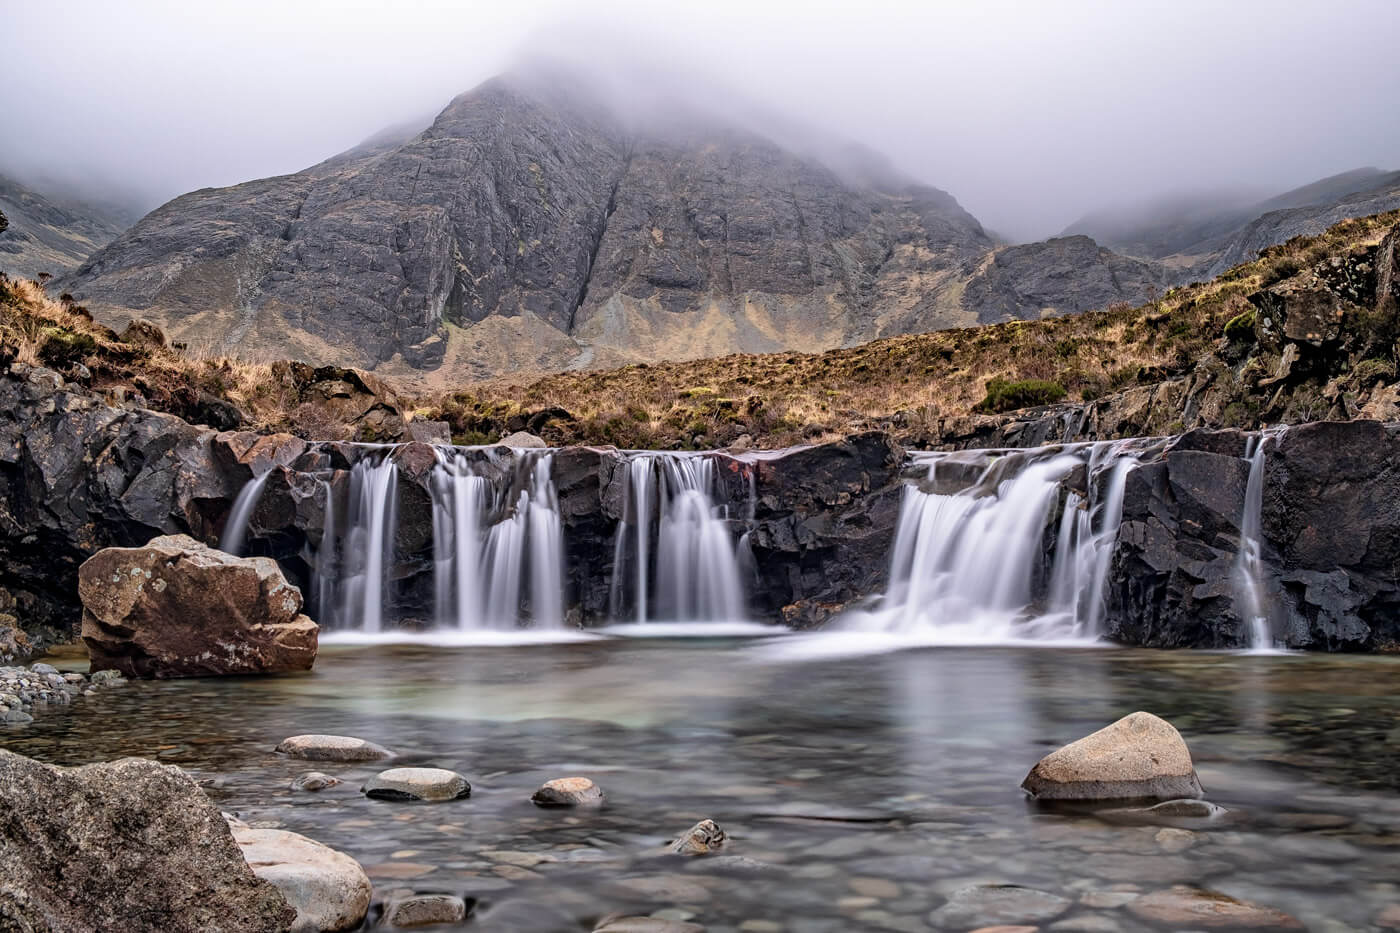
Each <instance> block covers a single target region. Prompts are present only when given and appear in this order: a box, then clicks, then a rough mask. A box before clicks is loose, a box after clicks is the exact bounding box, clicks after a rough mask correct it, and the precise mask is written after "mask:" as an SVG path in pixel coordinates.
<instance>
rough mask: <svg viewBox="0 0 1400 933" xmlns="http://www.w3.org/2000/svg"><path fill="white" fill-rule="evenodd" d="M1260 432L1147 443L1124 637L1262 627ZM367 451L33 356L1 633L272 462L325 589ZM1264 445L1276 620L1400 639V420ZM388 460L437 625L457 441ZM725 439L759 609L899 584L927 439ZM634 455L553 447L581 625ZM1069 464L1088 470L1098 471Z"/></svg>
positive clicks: (276, 511)
mask: <svg viewBox="0 0 1400 933" xmlns="http://www.w3.org/2000/svg"><path fill="white" fill-rule="evenodd" d="M1051 434H1052V432H1051V431H1050V430H1049V429H1048V428H1047V429H1046V430H1045V431H1040V430H1039V429H1037V430H1035V431H1029V430H1028V431H1023V432H1020V433H1019V434H1018V436H1017V437H1016V438H1015V439H1014V440H1016V441H1020V442H1024V443H1025V444H1028V445H1036V444H1040V443H1044V442H1045V441H1046V440H1047V436H1049V435H1051ZM1250 437H1251V435H1249V434H1246V433H1243V432H1240V431H1234V430H1224V431H1208V430H1197V431H1191V432H1187V433H1185V434H1182V435H1179V436H1176V437H1171V438H1162V439H1158V440H1156V441H1152V442H1144V443H1141V444H1139V445H1138V448H1139V449H1138V451H1137V458H1138V461H1139V463H1138V466H1137V467H1136V468H1135V469H1134V470H1133V471H1132V472H1131V473H1130V474H1129V478H1128V482H1127V486H1126V489H1125V492H1124V504H1123V523H1122V528H1121V531H1120V534H1119V537H1118V542H1117V546H1116V550H1115V553H1114V555H1113V560H1112V566H1111V569H1110V572H1109V574H1108V579H1107V584H1106V586H1107V600H1108V608H1109V613H1108V618H1109V627H1108V632H1107V634H1108V635H1109V636H1110V637H1111V638H1114V639H1115V640H1118V641H1121V642H1124V643H1128V644H1139V645H1152V646H1164V647H1177V646H1197V647H1233V646H1239V645H1243V644H1246V643H1247V640H1248V635H1247V632H1248V624H1247V620H1244V619H1242V618H1241V617H1240V615H1239V613H1238V612H1237V610H1236V608H1235V603H1236V602H1237V600H1236V599H1235V595H1236V594H1235V592H1234V588H1235V582H1234V580H1235V575H1234V566H1235V562H1236V560H1237V556H1238V553H1239V547H1240V539H1241V530H1240V523H1241V517H1242V515H1243V512H1244V500H1245V490H1246V483H1247V478H1248V472H1249V464H1248V462H1247V461H1246V460H1245V454H1246V449H1247V446H1248V444H1249V442H1250ZM367 451H368V448H365V447H363V446H357V445H355V444H351V443H346V442H326V443H308V442H307V441H304V440H302V439H299V438H296V437H293V436H290V435H258V434H253V433H249V432H227V431H226V432H219V431H215V430H212V429H209V428H200V427H196V426H192V425H190V424H188V423H186V422H184V421H182V420H180V419H178V418H175V417H173V416H169V415H162V414H158V413H154V412H149V411H144V410H128V409H120V408H112V407H110V406H108V405H106V404H105V403H103V402H102V401H99V400H98V399H96V398H94V397H92V396H91V395H90V394H88V393H84V392H83V391H81V390H79V389H77V388H74V387H72V386H67V385H65V384H63V383H62V380H61V379H59V384H58V385H57V386H55V385H54V384H53V380H51V379H36V378H34V377H33V373H31V374H30V375H29V376H26V377H25V378H23V379H21V378H16V377H14V376H0V565H3V567H4V571H3V575H0V623H4V624H5V625H7V626H9V630H10V632H11V636H12V637H11V638H10V639H9V640H8V642H4V641H0V650H5V651H8V653H9V655H10V656H13V655H16V654H21V653H32V652H35V651H37V650H40V649H42V647H43V646H44V645H45V644H46V643H48V642H50V641H52V640H55V639H62V638H71V637H72V635H73V634H74V630H75V628H76V622H77V619H78V617H79V614H80V603H79V598H78V595H79V594H78V587H77V580H78V576H79V574H78V567H79V565H80V564H82V563H83V562H84V561H86V560H87V559H88V558H90V557H91V556H92V555H93V554H94V553H96V552H97V551H99V550H101V549H102V548H104V547H125V548H131V547H143V546H145V545H146V544H147V542H148V541H149V540H150V539H151V538H152V537H154V536H159V535H172V534H185V535H189V536H191V537H193V538H194V539H196V540H197V541H200V542H214V541H217V540H218V539H219V537H220V536H221V535H222V534H223V532H224V530H225V527H226V525H227V522H228V519H229V516H230V512H231V510H232V506H233V503H234V500H235V498H236V497H237V495H238V493H239V491H240V490H241V489H243V488H244V486H245V485H246V484H247V483H248V482H249V481H250V480H252V479H253V478H254V476H265V477H266V479H265V482H264V484H263V487H262V490H261V495H260V497H259V499H258V501H257V504H256V507H255V508H254V509H253V510H252V513H251V518H250V523H249V541H250V548H251V549H252V550H253V552H254V553H256V554H259V555H264V556H267V557H271V558H273V559H274V560H275V561H276V564H277V567H278V568H279V569H280V571H281V574H282V575H283V576H285V579H286V581H287V583H289V584H291V586H293V587H296V588H297V589H298V590H299V591H300V592H301V593H306V594H308V596H310V595H311V594H312V590H311V589H310V588H309V586H310V583H311V581H312V571H313V555H314V554H315V553H316V549H317V547H318V546H319V545H320V544H321V543H322V540H323V538H324V536H325V535H326V534H327V519H328V514H327V503H328V501H329V497H331V496H342V495H343V494H344V491H345V488H346V485H347V484H348V482H349V478H350V470H351V467H352V466H353V464H354V463H355V462H356V460H357V459H359V458H361V457H363V456H365V455H366V454H367ZM1265 451H1266V462H1265V469H1264V474H1263V489H1262V501H1263V505H1262V516H1261V520H1262V529H1261V546H1262V547H1261V549H1262V557H1263V564H1264V568H1265V570H1264V572H1263V574H1262V580H1261V585H1262V586H1263V588H1264V589H1265V591H1266V592H1267V594H1268V595H1269V597H1270V598H1269V600H1268V602H1269V603H1270V605H1272V606H1273V607H1275V612H1276V614H1277V618H1275V619H1274V620H1272V627H1273V631H1274V632H1275V633H1276V634H1277V635H1279V636H1280V637H1281V639H1282V641H1283V642H1284V643H1285V644H1287V645H1289V646H1291V647H1301V648H1318V649H1328V650H1376V649H1387V648H1390V647H1393V646H1394V645H1396V644H1397V643H1400V621H1397V618H1400V616H1397V615H1396V614H1395V613H1394V612H1393V608H1394V607H1395V606H1396V605H1400V584H1397V582H1396V579H1395V576H1394V573H1393V568H1394V567H1395V566H1397V565H1400V506H1397V505H1396V503H1400V426H1397V425H1388V424H1382V423H1378V422H1367V421H1352V422H1339V423H1334V422H1315V423H1311V424H1306V425H1301V426H1298V427H1295V428H1292V429H1289V430H1288V431H1286V432H1284V433H1282V434H1279V435H1274V436H1270V437H1269V439H1268V440H1267V441H1266V442H1265ZM467 453H468V455H469V456H470V457H472V458H474V460H475V461H476V462H477V466H478V468H479V469H480V470H481V471H482V472H483V473H484V474H485V475H487V476H488V477H490V476H496V477H508V476H510V475H512V473H513V472H514V471H516V469H517V467H518V465H519V463H520V460H519V458H520V457H521V456H522V455H521V454H518V453H516V452H515V451H513V450H512V449H511V448H507V447H493V448H473V449H471V450H470V451H468V452H467ZM375 455H376V456H384V455H387V456H390V457H392V458H393V460H394V461H395V463H396V465H397V467H398V470H397V484H398V485H397V490H396V493H397V498H398V513H399V522H400V525H399V531H398V534H397V540H396V542H395V543H396V552H397V555H398V557H397V564H396V565H395V566H394V567H393V573H392V576H393V578H394V581H395V584H394V587H393V592H392V594H391V599H392V600H393V601H394V604H393V605H392V606H391V609H393V611H394V612H395V614H397V615H398V616H399V617H401V618H406V619H409V620H414V619H418V620H420V621H421V622H423V623H425V624H426V623H427V622H428V621H429V620H430V619H431V606H432V600H433V590H432V564H433V553H432V494H431V489H430V486H431V475H432V470H433V467H434V466H435V464H436V463H437V454H436V452H435V450H434V448H433V447H432V446H430V445H429V444H426V443H421V442H412V443H407V444H402V445H398V446H396V447H393V448H390V449H387V450H386V449H383V448H381V449H379V450H378V451H377V452H376V453H375ZM710 456H712V457H714V458H715V462H716V470H715V473H716V475H717V477H718V486H719V489H718V498H719V499H720V501H721V502H722V503H723V504H725V505H726V506H728V509H727V512H728V515H729V516H730V519H729V522H730V525H731V531H732V533H733V534H734V536H735V537H736V538H737V537H738V536H739V534H741V533H746V534H747V543H748V545H749V549H750V550H751V553H752V557H753V570H754V576H753V580H754V581H755V583H754V586H753V587H752V592H751V598H750V606H749V609H750V612H751V613H752V614H753V615H754V616H755V617H756V618H761V619H768V620H771V621H775V622H783V623H786V624H788V625H792V626H795V627H809V626H813V625H818V624H821V623H822V622H824V621H825V620H826V619H828V618H830V617H831V616H832V615H833V614H834V613H836V612H837V611H839V610H841V609H842V608H844V607H846V606H848V605H850V604H851V603H852V602H854V601H856V600H859V599H862V598H864V597H867V596H870V595H871V594H875V593H879V592H881V591H882V590H883V588H884V586H885V584H886V582H887V577H888V561H889V551H890V546H891V543H892V541H893V538H894V529H895V526H896V523H897V521H898V517H899V504H900V501H901V497H902V495H903V489H904V487H905V484H906V483H907V482H908V481H910V479H911V478H912V477H911V475H910V473H909V464H908V462H907V458H906V456H905V451H904V450H903V449H901V447H900V446H899V445H898V444H897V443H895V441H894V440H893V439H892V438H891V437H890V436H889V435H888V434H883V433H878V432H876V433H867V434H860V435H855V436H852V437H849V438H846V439H844V440H842V441H839V442H834V443H828V444H823V445H820V446H815V447H807V448H794V449H791V450H787V451H781V452H773V453H763V454H728V453H725V452H715V453H714V454H711V455H710ZM625 464H626V455H625V454H622V453H620V452H618V451H615V450H612V449H611V448H588V447H567V448H559V449H556V450H555V451H554V452H553V457H552V477H553V480H554V484H555V486H556V487H557V491H558V500H559V511H560V515H561V518H562V522H563V525H564V541H565V547H566V549H567V553H566V555H565V566H566V574H567V580H566V593H567V595H566V602H565V606H566V611H567V615H568V618H569V619H570V620H571V621H573V622H575V623H577V624H583V625H588V624H592V623H595V622H597V621H600V620H602V619H604V618H605V617H606V614H607V613H608V611H609V602H610V593H609V586H608V581H609V580H610V579H611V575H612V560H613V553H614V548H613V543H614V539H615V535H616V533H617V529H618V526H619V523H620V522H621V521H622V520H623V517H624V515H625V511H626V479H625V475H626V469H625V468H624V467H625ZM972 480H973V477H971V476H969V477H967V479H966V482H968V483H970V482H972ZM1069 481H1071V482H1083V475H1082V473H1081V474H1079V476H1078V477H1077V478H1071V479H1070V480H1069ZM289 592H290V590H289ZM312 602H313V608H314V601H312ZM292 615H293V616H295V615H296V613H292ZM21 643H22V644H21ZM7 646H8V647H7ZM0 660H4V659H3V658H0Z"/></svg>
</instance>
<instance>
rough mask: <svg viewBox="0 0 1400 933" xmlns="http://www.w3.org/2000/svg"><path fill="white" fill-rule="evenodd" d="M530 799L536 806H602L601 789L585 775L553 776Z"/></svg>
mask: <svg viewBox="0 0 1400 933" xmlns="http://www.w3.org/2000/svg"><path fill="white" fill-rule="evenodd" d="M530 800H531V801H532V802H533V803H534V804H535V806H537V807H597V806H602V803H603V789H602V788H601V787H599V786H598V785H597V784H594V783H593V782H592V781H590V780H589V779H588V778H586V777H566V778H555V779H554V780H552V781H546V782H545V783H544V784H543V785H542V786H541V787H540V789H539V790H537V791H535V793H534V796H532V797H531V798H530Z"/></svg>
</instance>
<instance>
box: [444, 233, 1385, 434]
mask: <svg viewBox="0 0 1400 933" xmlns="http://www.w3.org/2000/svg"><path fill="white" fill-rule="evenodd" d="M1051 242H1055V241H1051ZM1397 341H1400V211H1392V212H1390V213H1388V214H1383V215H1378V216H1374V217H1367V218H1360V219H1353V220H1347V221H1344V222H1342V223H1339V224H1337V225H1335V226H1334V227H1332V228H1331V229H1329V230H1328V231H1327V232H1326V233H1324V234H1322V235H1319V236H1315V237H1298V238H1295V239H1293V240H1290V241H1288V242H1287V243H1285V244H1281V245H1278V246H1273V247H1270V248H1269V249H1268V250H1266V251H1265V253H1264V255H1263V256H1261V257H1260V258H1257V259H1255V260H1253V261H1252V262H1248V263H1244V264H1242V265H1239V266H1236V267H1235V268H1233V269H1231V270H1229V271H1227V272H1226V273H1225V274H1223V275H1221V276H1219V277H1217V278H1216V279H1214V280H1213V281H1211V282H1207V283H1202V284H1197V285H1191V286H1185V287H1178V288H1173V289H1171V290H1168V291H1167V292H1166V293H1165V294H1163V295H1162V297H1161V298H1160V299H1158V300H1156V301H1152V302H1148V303H1146V304H1142V305H1140V306H1138V307H1129V306H1127V305H1126V304H1124V305H1119V306H1117V307H1113V308H1109V309H1107V310H1105V311H1101V312H1096V313H1090V314H1081V315H1075V316H1069V317H1060V318H1054V319H1049V320H1040V321H1026V322H1013V323H1005V324H997V325H992V326H988V327H979V328H969V329H963V330H947V331H942V332H938V333H929V334H917V335H912V336H901V337H893V338H890V339H887V340H879V341H875V342H872V343H868V344H864V345H861V346H858V347H851V348H848V349H841V350H832V351H829V352H826V353H821V354H801V353H775V354H764V355H734V356H726V357H722V358H719V359H713V360H696V361H692V362H677V363H665V364H660V365H652V366H646V365H638V366H628V367H625V368H622V369H616V370H611V371H607V372H591V373H560V374H557V375H553V376H548V377H545V378H543V379H538V380H533V381H503V380H502V381H496V382H492V383H489V384H485V385H481V386H476V387H473V388H471V389H470V390H467V391H462V392H456V393H452V394H450V395H447V396H444V397H443V398H441V399H440V400H439V401H438V402H437V403H435V404H434V405H431V406H428V407H426V408H424V409H422V410H421V411H422V414H424V415H425V416H427V417H430V418H443V419H446V420H447V421H449V422H450V423H451V425H452V428H453V431H454V433H455V436H456V437H457V438H458V439H459V440H462V441H465V442H470V443H488V442H492V441H495V440H498V439H499V438H500V437H501V436H502V435H504V434H505V433H508V432H510V431H516V430H531V431H535V432H537V433H539V434H541V435H542V436H543V437H544V438H545V439H546V440H549V441H551V442H552V443H585V444H615V445H617V446H619V447H626V448H662V449H664V448H705V447H717V446H726V445H731V444H736V443H738V444H739V445H741V446H747V445H750V444H752V445H754V446H762V447H783V446H787V445H791V444H797V443H803V442H809V441H818V440H828V439H832V438H835V437H840V436H843V435H847V434H851V433H854V432H859V431H865V430H886V431H892V432H893V433H894V434H895V435H896V436H897V437H899V438H900V439H901V440H902V441H904V442H905V443H909V444H912V445H916V446H965V445H968V444H971V445H972V446H984V447H994V446H999V445H1002V444H1009V443H1013V442H1014V443H1017V444H1024V443H1027V437H1030V436H1031V435H1026V436H1021V435H1020V434H1019V433H1018V432H1022V431H1032V432H1034V436H1035V437H1038V438H1039V440H1036V441H1034V442H1035V443H1040V442H1048V441H1055V440H1060V439H1081V440H1082V439H1089V438H1108V437H1127V436H1134V435H1142V434H1152V433H1157V434H1164V433H1177V432H1180V431H1183V430H1186V429H1189V428H1193V427H1200V426H1210V427H1241V428H1257V427H1260V426H1262V425H1266V424H1279V423H1293V422H1299V421H1307V420H1317V419H1322V418H1332V419H1343V420H1345V419H1349V418H1354V417H1372V418H1378V419H1381V420H1397V419H1400V378H1397V365H1400V358H1397V349H1400V343H1397ZM1020 409H1029V411H1019V410H1020Z"/></svg>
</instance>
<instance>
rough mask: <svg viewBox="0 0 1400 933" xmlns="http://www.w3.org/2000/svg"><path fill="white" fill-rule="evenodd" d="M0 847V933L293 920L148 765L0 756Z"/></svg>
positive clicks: (208, 814) (181, 791)
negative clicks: (5, 932)
mask: <svg viewBox="0 0 1400 933" xmlns="http://www.w3.org/2000/svg"><path fill="white" fill-rule="evenodd" d="M0 840H3V843H0V928H4V929H16V930H52V931H59V930H94V931H117V930H122V931H150V933H157V931H161V933H197V931H227V933H235V931H237V933H284V931H287V930H289V929H291V926H292V921H293V918H294V917H295V911H294V910H293V909H292V908H291V907H290V906H288V904H287V901H286V900H285V898H283V896H282V895H281V894H280V893H279V892H278V890H277V889H276V888H275V887H273V886H272V885H271V884H269V883H267V882H265V881H262V880H260V879H258V878H257V877H255V876H254V873H253V870H252V869H251V868H249V866H248V863H247V862H246V861H245V860H244V858H243V855H242V853H241V852H240V851H239V848H238V846H237V845H236V844H235V843H234V840H233V837H232V836H231V835H230V833H229V828H228V826H227V825H226V824H225V822H224V819H223V817H222V816H221V815H220V813H219V810H218V808H217V807H215V806H214V805H213V804H212V803H210V802H209V799H208V798H207V797H205V796H204V793H203V791H201V790H200V789H199V788H198V787H197V786H195V783H194V782H193V781H191V780H190V779H189V778H188V777H186V776H185V775H184V773H183V772H181V771H180V770H179V769H178V768H172V767H169V766H166V765H160V764H156V763H155V762H153V761H145V760H143V759H139V758H125V759H122V760H120V761H114V762H110V763H106V764H96V765H87V766H85V767H82V768H53V767H50V766H48V765H45V764H41V763H39V762H37V761H32V760H30V759H28V758H23V757H21V756H19V755H13V754H11V753H9V752H6V751H0Z"/></svg>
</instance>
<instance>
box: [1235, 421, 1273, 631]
mask: <svg viewBox="0 0 1400 933" xmlns="http://www.w3.org/2000/svg"><path fill="white" fill-rule="evenodd" d="M1276 433H1277V432H1276V431H1265V432H1262V433H1260V434H1259V435H1257V436H1255V437H1251V438H1250V439H1249V444H1248V446H1247V447H1246V448H1245V459H1246V460H1247V461H1249V481H1248V482H1247V483H1246V484H1245V493H1244V511H1243V513H1242V514H1241V515H1240V552H1239V557H1238V558H1237V559H1236V562H1235V580H1236V587H1237V589H1238V591H1239V595H1240V603H1241V608H1242V610H1243V612H1242V613H1241V614H1242V615H1243V616H1244V618H1245V619H1246V620H1247V621H1248V623H1249V649H1250V651H1253V652H1258V653H1267V652H1270V651H1273V650H1274V636H1273V632H1272V631H1271V630H1270V628H1271V627H1270V624H1269V613H1268V608H1267V606H1266V605H1265V596H1264V583H1263V578H1262V576H1261V574H1260V569H1261V567H1262V565H1263V542H1262V534H1263V506H1264V444H1265V442H1267V441H1268V440H1270V439H1271V438H1272V437H1274V436H1275V435H1276Z"/></svg>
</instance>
